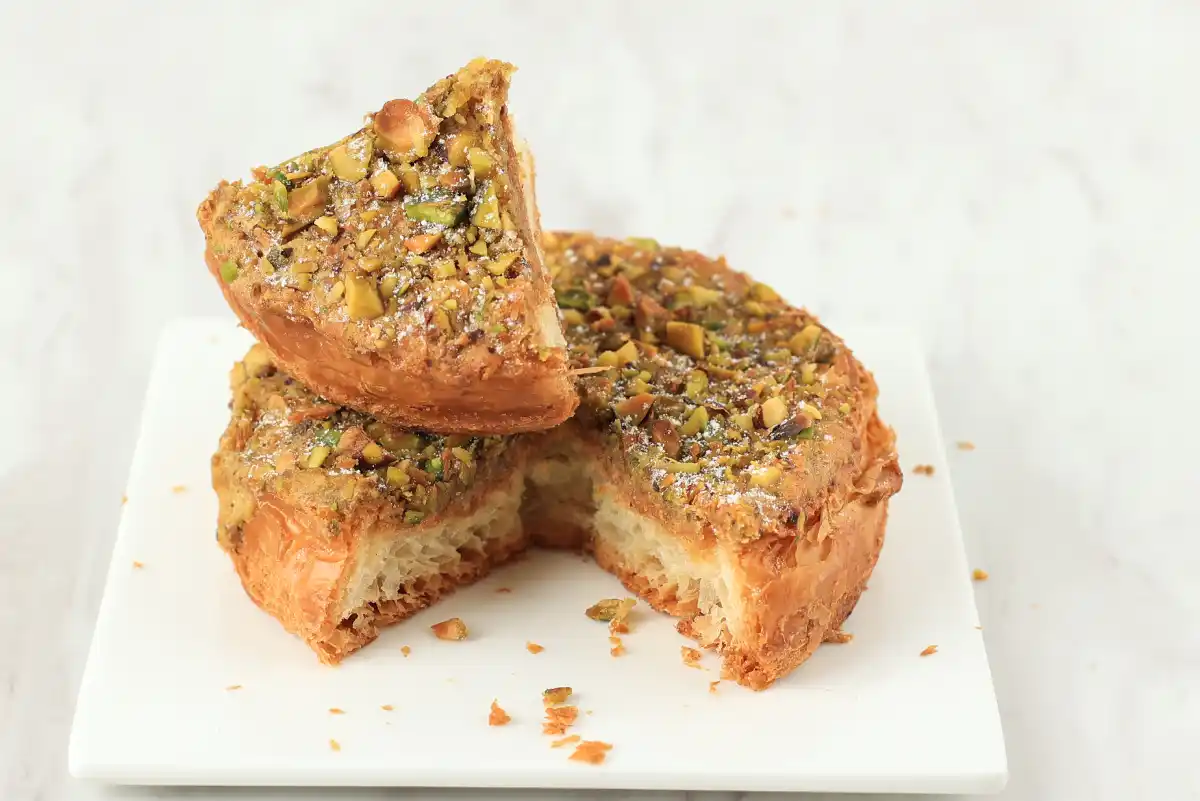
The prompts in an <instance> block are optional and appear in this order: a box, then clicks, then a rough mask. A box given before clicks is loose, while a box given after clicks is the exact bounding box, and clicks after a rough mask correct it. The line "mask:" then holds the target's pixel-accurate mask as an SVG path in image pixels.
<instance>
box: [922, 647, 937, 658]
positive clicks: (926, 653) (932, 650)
mask: <svg viewBox="0 0 1200 801" xmlns="http://www.w3.org/2000/svg"><path fill="white" fill-rule="evenodd" d="M936 653H937V646H936V645H926V646H925V650H924V651H922V652H921V656H931V655H932V654H936Z"/></svg>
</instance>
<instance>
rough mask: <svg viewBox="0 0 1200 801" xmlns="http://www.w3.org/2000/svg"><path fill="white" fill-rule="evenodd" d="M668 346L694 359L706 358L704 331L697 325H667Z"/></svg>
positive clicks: (675, 323)
mask: <svg viewBox="0 0 1200 801" xmlns="http://www.w3.org/2000/svg"><path fill="white" fill-rule="evenodd" d="M667 344H669V345H670V346H671V347H673V348H675V350H678V351H681V352H683V353H686V354H687V355H688V356H691V357H692V358H693V359H703V358H704V329H703V328H701V327H700V326H698V325H696V324H695V323H680V322H675V321H674V320H672V321H671V322H669V323H667Z"/></svg>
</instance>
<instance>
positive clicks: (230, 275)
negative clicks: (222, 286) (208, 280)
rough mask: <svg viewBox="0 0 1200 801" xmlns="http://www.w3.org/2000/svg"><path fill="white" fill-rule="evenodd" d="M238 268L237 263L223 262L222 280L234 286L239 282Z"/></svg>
mask: <svg viewBox="0 0 1200 801" xmlns="http://www.w3.org/2000/svg"><path fill="white" fill-rule="evenodd" d="M237 277H238V268H237V263H236V262H233V261H223V262H221V280H222V281H224V282H225V283H227V284H232V283H233V282H234V281H236V280H237Z"/></svg>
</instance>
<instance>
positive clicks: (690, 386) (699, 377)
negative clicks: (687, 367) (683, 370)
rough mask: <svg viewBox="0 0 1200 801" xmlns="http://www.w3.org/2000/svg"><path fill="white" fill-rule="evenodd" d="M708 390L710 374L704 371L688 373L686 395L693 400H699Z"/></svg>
mask: <svg viewBox="0 0 1200 801" xmlns="http://www.w3.org/2000/svg"><path fill="white" fill-rule="evenodd" d="M706 389H708V373H706V372H704V371H703V370H692V371H691V372H690V373H688V378H687V385H686V386H685V387H684V390H683V392H684V394H685V395H687V396H688V397H689V398H691V399H692V400H699V399H700V396H701V394H703V392H704V390H706Z"/></svg>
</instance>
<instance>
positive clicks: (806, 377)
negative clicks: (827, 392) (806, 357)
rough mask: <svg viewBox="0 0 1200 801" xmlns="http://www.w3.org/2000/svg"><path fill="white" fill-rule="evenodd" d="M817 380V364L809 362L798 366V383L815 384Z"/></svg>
mask: <svg viewBox="0 0 1200 801" xmlns="http://www.w3.org/2000/svg"><path fill="white" fill-rule="evenodd" d="M816 381H817V366H816V365H815V364H812V363H811V362H810V363H808V364H804V365H801V366H800V383H801V384H815V383H816Z"/></svg>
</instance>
